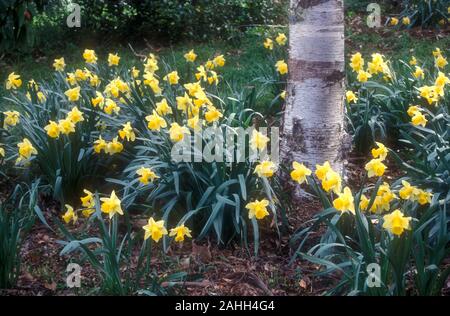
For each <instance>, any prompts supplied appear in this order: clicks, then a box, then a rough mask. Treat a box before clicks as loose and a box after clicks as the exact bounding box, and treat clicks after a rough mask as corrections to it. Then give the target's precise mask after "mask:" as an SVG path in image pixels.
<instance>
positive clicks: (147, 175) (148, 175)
mask: <svg viewBox="0 0 450 316" xmlns="http://www.w3.org/2000/svg"><path fill="white" fill-rule="evenodd" d="M136 174H137V175H138V176H139V181H140V182H141V183H142V184H148V183H149V182H153V181H154V180H155V179H158V178H159V176H157V175H156V173H155V172H153V170H152V168H146V167H141V168H139V169H138V170H136Z"/></svg>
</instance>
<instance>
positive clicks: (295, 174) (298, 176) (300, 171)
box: [291, 161, 312, 184]
mask: <svg viewBox="0 0 450 316" xmlns="http://www.w3.org/2000/svg"><path fill="white" fill-rule="evenodd" d="M292 168H293V169H294V170H292V171H291V178H292V180H294V181H296V182H298V183H299V184H302V183H303V182H308V180H307V179H306V177H307V176H310V175H311V173H312V171H311V170H310V169H308V168H307V167H305V165H304V164H302V163H298V162H296V161H294V162H293V163H292Z"/></svg>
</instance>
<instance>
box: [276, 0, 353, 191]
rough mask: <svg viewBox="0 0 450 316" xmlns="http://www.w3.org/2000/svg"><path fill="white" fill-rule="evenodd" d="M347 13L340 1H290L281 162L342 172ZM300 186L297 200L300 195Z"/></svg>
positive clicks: (344, 139)
mask: <svg viewBox="0 0 450 316" xmlns="http://www.w3.org/2000/svg"><path fill="white" fill-rule="evenodd" d="M344 89H345V88H344V9H343V1H342V0H291V2H290V12H289V80H288V88H287V93H288V98H287V102H286V108H285V112H284V116H283V124H282V139H281V154H282V159H283V162H284V163H286V164H288V165H289V167H291V164H292V161H294V160H295V161H298V162H303V163H305V165H307V166H308V167H309V168H311V169H313V170H314V169H315V166H316V164H322V163H323V162H325V161H327V160H328V161H329V162H330V164H331V165H332V166H333V168H334V169H335V170H336V171H337V172H342V170H343V160H344V159H343V149H342V144H344V143H345V142H346V137H345V131H344V108H343V106H344V105H343V101H344V92H345V90H344ZM302 195H303V194H302V191H301V189H300V188H299V186H296V189H295V193H294V198H299V197H301V196H302Z"/></svg>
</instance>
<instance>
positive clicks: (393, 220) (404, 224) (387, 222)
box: [383, 210, 411, 236]
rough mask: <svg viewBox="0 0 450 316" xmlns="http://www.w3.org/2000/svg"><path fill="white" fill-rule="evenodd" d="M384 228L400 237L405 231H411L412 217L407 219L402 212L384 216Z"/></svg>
mask: <svg viewBox="0 0 450 316" xmlns="http://www.w3.org/2000/svg"><path fill="white" fill-rule="evenodd" d="M383 220H384V222H383V228H384V229H386V230H388V231H390V232H391V233H393V234H394V235H397V236H400V235H401V234H403V232H404V231H405V230H409V229H410V225H409V222H410V221H411V217H405V216H404V215H403V213H402V212H401V211H400V210H395V211H394V212H392V213H391V214H387V215H384V216H383Z"/></svg>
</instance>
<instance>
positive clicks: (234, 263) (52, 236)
mask: <svg viewBox="0 0 450 316" xmlns="http://www.w3.org/2000/svg"><path fill="white" fill-rule="evenodd" d="M348 161H349V162H348V165H347V170H348V171H347V175H348V178H349V179H348V183H349V184H350V185H351V186H353V185H357V184H358V183H359V182H360V179H361V177H362V174H363V173H364V172H365V171H364V169H363V164H364V163H365V158H363V157H358V156H355V155H353V156H352V157H350V158H349V159H348ZM41 205H43V207H42V208H43V212H44V214H45V216H46V218H47V219H48V220H49V225H50V226H51V227H54V228H55V231H51V230H49V229H48V228H47V227H46V226H44V225H43V224H42V223H41V222H40V221H39V220H37V222H36V224H35V226H34V227H33V229H32V230H31V232H30V233H29V234H28V235H27V236H26V237H25V241H24V244H23V247H22V251H21V254H22V271H21V275H20V277H19V280H18V284H17V287H16V288H15V289H12V290H4V291H3V292H0V293H1V294H3V295H75V294H88V293H89V292H88V289H92V288H95V287H96V286H98V284H99V276H98V275H97V274H96V272H95V271H93V270H92V269H91V268H90V267H89V266H84V265H83V271H82V289H80V290H78V291H74V290H72V289H69V288H67V287H66V284H65V279H66V277H67V272H66V267H67V264H68V263H69V258H68V257H61V256H60V255H59V252H60V251H61V249H62V246H61V245H60V244H59V243H58V240H59V239H63V238H62V237H61V235H60V234H59V233H57V232H56V231H57V228H56V227H57V226H56V225H55V224H53V223H52V222H51V218H52V217H55V216H59V215H58V214H60V211H59V210H58V207H57V205H56V203H55V202H54V201H52V200H51V199H44V198H42V200H41ZM320 210H321V206H320V204H319V203H318V202H317V201H311V200H305V201H304V202H303V203H301V205H298V207H297V208H296V209H294V210H293V211H291V213H290V214H289V216H288V217H289V228H288V231H289V232H288V233H286V234H283V235H282V236H281V238H280V236H278V234H277V233H276V232H275V229H274V227H271V225H270V223H267V225H266V226H263V227H261V232H260V234H261V237H260V240H261V245H260V250H259V255H258V257H257V258H256V257H254V256H253V253H252V252H253V245H252V244H250V245H249V250H247V249H246V248H245V247H242V246H240V245H238V244H234V245H230V246H229V247H227V248H225V249H224V248H219V247H218V246H217V245H216V244H215V243H214V242H213V241H203V242H202V243H199V244H196V243H194V242H190V241H188V242H185V243H184V244H183V245H182V246H181V247H178V246H172V248H171V249H170V250H169V253H168V256H163V255H161V256H159V257H158V258H157V259H155V261H154V264H155V265H156V266H158V267H159V266H161V267H163V266H164V264H163V262H166V261H167V258H170V260H171V261H172V262H175V263H176V264H172V267H173V266H174V265H175V266H177V268H178V269H179V270H182V271H185V272H188V273H189V274H190V275H198V276H199V278H197V279H196V280H192V281H189V282H187V283H186V284H183V286H182V287H179V292H178V294H183V295H318V294H321V293H323V292H324V291H325V290H326V289H327V287H329V286H330V284H327V283H325V282H324V281H323V280H319V279H317V278H314V276H313V273H314V272H315V271H317V269H318V266H316V265H313V264H311V263H309V262H304V261H298V260H297V261H296V262H294V263H293V264H289V260H290V258H291V256H292V255H293V253H294V250H293V249H292V247H291V246H290V245H289V238H290V237H291V236H292V233H293V232H294V231H295V230H296V229H298V228H300V227H301V226H302V225H304V223H305V222H307V221H308V220H310V219H311V217H312V216H313V215H314V214H315V213H317V212H318V211H320ZM318 235H319V234H318ZM159 248H160V247H159ZM166 266H167V265H166ZM163 270H164V268H161V270H160V269H158V271H161V272H162V273H163V272H164V271H163ZM167 272H169V271H167Z"/></svg>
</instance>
